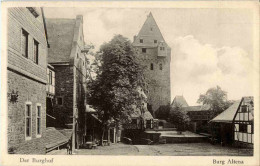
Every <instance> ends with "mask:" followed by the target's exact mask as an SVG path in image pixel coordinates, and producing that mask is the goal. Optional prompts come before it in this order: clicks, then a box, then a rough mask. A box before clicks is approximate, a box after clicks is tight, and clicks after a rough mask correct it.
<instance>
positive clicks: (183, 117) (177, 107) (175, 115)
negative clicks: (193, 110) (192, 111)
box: [169, 103, 190, 132]
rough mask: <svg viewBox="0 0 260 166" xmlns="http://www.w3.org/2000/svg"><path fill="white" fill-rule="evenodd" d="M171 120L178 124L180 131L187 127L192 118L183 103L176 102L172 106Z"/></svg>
mask: <svg viewBox="0 0 260 166" xmlns="http://www.w3.org/2000/svg"><path fill="white" fill-rule="evenodd" d="M169 120H170V122H171V123H173V124H174V125H175V126H177V131H179V132H182V131H184V130H186V127H187V126H188V125H189V123H190V118H189V116H188V115H187V112H185V111H184V109H183V107H182V105H181V104H179V103H175V104H174V105H173V107H172V108H171V110H170V116H169Z"/></svg>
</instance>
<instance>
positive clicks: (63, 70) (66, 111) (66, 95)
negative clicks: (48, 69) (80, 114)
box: [53, 65, 73, 127]
mask: <svg viewBox="0 0 260 166" xmlns="http://www.w3.org/2000/svg"><path fill="white" fill-rule="evenodd" d="M53 66H54V68H55V99H54V103H53V104H54V107H53V108H54V116H55V117H56V119H57V124H56V127H66V126H65V124H68V123H72V121H71V117H72V115H73V67H70V66H69V65H57V66H55V65H53ZM58 97H61V98H62V101H63V104H62V105H58V104H57V98H58Z"/></svg>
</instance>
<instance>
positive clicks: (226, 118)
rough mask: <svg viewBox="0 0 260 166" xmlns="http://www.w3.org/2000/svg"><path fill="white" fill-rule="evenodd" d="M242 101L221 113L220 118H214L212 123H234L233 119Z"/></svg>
mask: <svg viewBox="0 0 260 166" xmlns="http://www.w3.org/2000/svg"><path fill="white" fill-rule="evenodd" d="M239 104H240V100H237V101H235V102H234V104H232V105H231V106H230V107H229V108H228V109H226V110H225V111H223V112H222V113H220V114H219V115H218V116H216V117H215V118H213V119H212V120H211V121H210V122H225V123H232V121H233V118H234V116H235V114H236V112H237V109H238V107H239Z"/></svg>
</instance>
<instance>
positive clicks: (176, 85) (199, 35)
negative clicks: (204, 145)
mask: <svg viewBox="0 0 260 166" xmlns="http://www.w3.org/2000/svg"><path fill="white" fill-rule="evenodd" d="M44 12H45V17H46V18H71V19H72V18H75V17H76V15H79V14H80V15H83V19H84V20H83V31H84V40H85V42H86V43H87V44H89V43H92V44H93V45H94V46H95V50H98V49H99V47H100V45H102V44H103V43H104V42H109V41H110V40H111V39H112V38H113V36H114V35H116V34H121V35H123V36H125V37H127V38H129V39H130V40H131V41H132V40H133V36H134V35H137V34H138V32H139V30H140V29H141V27H142V25H143V23H144V21H145V20H146V18H147V15H148V14H149V13H150V12H152V14H153V16H154V18H155V20H156V22H157V25H158V26H159V28H160V30H161V32H162V35H163V36H164V39H165V41H166V42H167V44H168V45H169V46H170V47H171V49H172V53H171V56H172V58H171V100H173V98H174V97H175V96H176V95H183V96H184V98H185V99H186V100H187V102H188V104H189V105H198V103H197V100H198V98H199V95H200V94H204V93H206V91H207V90H208V89H209V88H211V87H216V86H217V85H219V86H220V87H221V88H222V89H223V90H225V91H226V92H227V94H228V99H230V100H239V99H241V97H243V96H249V95H253V82H254V81H253V80H252V78H253V73H254V68H253V25H254V24H253V13H252V11H250V10H248V9H227V8H223V9H214V8H211V9H206V8H205V9H195V8H194V9H192V8H191V9H187V8H186V9H184V8H171V9H169V8H167V9H163V8H158V9H157V8H150V9H146V8H141V9H140V8H139V9H137V8H83V7H82V8H44Z"/></svg>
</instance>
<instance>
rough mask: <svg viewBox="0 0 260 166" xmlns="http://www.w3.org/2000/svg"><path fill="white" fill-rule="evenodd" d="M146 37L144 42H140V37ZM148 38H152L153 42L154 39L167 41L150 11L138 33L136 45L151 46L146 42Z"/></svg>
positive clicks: (134, 43)
mask: <svg viewBox="0 0 260 166" xmlns="http://www.w3.org/2000/svg"><path fill="white" fill-rule="evenodd" d="M140 38H142V39H144V43H140V42H139V39H140ZM146 39H150V40H151V41H152V43H153V40H157V41H158V43H159V42H165V40H164V38H163V36H162V33H161V31H160V29H159V27H158V25H157V23H156V21H155V19H154V17H153V15H152V13H151V12H150V13H149V15H148V16H147V19H146V20H145V22H144V24H143V26H142V28H141V30H140V31H139V33H138V35H137V36H136V39H135V40H134V42H133V45H134V46H150V44H148V43H147V42H146ZM158 43H157V44H156V45H158Z"/></svg>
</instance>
